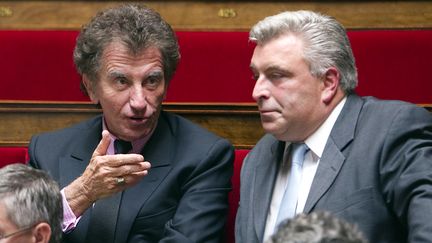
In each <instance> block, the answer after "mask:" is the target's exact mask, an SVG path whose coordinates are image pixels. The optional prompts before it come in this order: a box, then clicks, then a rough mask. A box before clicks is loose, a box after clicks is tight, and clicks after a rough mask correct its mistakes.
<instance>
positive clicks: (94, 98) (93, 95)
mask: <svg viewBox="0 0 432 243" xmlns="http://www.w3.org/2000/svg"><path fill="white" fill-rule="evenodd" d="M82 81H83V84H84V87H85V89H86V90H87V94H88V95H89V97H90V100H91V101H92V102H93V103H95V104H97V103H99V99H98V98H97V95H96V92H95V90H94V85H93V84H92V83H91V81H90V79H89V78H88V77H87V75H85V74H84V75H83V76H82Z"/></svg>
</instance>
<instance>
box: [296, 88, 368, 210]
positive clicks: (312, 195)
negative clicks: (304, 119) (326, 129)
mask: <svg viewBox="0 0 432 243" xmlns="http://www.w3.org/2000/svg"><path fill="white" fill-rule="evenodd" d="M362 105H363V101H362V100H361V99H360V98H359V97H358V96H357V95H354V94H353V95H350V96H348V99H347V102H346V103H345V105H344V107H343V109H342V111H341V113H340V114H339V117H338V119H337V120H336V123H335V125H334V126H333V129H332V132H331V133H330V137H329V138H328V140H327V143H326V146H325V149H324V152H323V155H322V157H321V159H320V163H319V165H318V168H317V172H316V174H315V177H314V180H313V182H312V186H311V189H310V192H309V196H308V199H307V201H306V205H305V208H304V210H303V211H304V212H306V213H309V212H311V211H312V209H313V208H314V207H315V205H316V203H317V202H318V200H319V199H320V198H321V197H322V196H323V195H324V194H325V192H326V191H327V190H328V189H329V187H330V186H331V185H332V184H333V181H334V180H335V179H336V176H337V175H338V173H339V171H340V169H341V168H342V165H343V163H344V162H345V158H346V151H347V150H346V148H347V146H348V145H349V143H350V142H351V141H352V140H353V139H354V133H355V128H356V124H357V120H358V117H359V114H360V111H361V108H362Z"/></svg>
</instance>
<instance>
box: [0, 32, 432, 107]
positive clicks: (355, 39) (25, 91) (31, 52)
mask: <svg viewBox="0 0 432 243" xmlns="http://www.w3.org/2000/svg"><path fill="white" fill-rule="evenodd" d="M77 33H78V32H77V31H7V30H3V31H0V57H1V58H0V68H1V71H2V80H1V84H2V88H1V89H0V99H3V100H6V99H13V100H53V101H87V100H88V99H87V98H86V97H84V96H83V95H82V94H81V92H80V91H79V80H80V78H79V76H78V75H77V74H76V71H75V69H74V65H73V60H72V51H73V47H74V43H75V38H76V36H77ZM177 35H178V39H179V44H180V52H181V55H182V60H181V61H180V64H179V67H178V70H177V73H176V74H175V76H174V79H173V80H172V83H171V86H170V88H169V91H168V95H167V100H166V101H170V102H253V100H252V98H251V93H252V89H253V86H254V82H253V81H252V79H251V72H250V70H249V62H250V58H251V55H252V52H253V44H251V43H249V42H248V33H247V32H177ZM348 35H349V37H350V40H351V42H352V48H353V51H354V55H355V57H356V61H357V66H358V72H359V87H358V92H359V93H360V94H361V95H374V96H377V97H379V98H385V99H401V100H406V101H410V102H413V103H428V104H430V103H432V95H430V90H432V80H431V78H430V75H429V71H428V70H429V69H430V67H431V66H432V61H431V58H430V57H431V56H432V41H431V40H432V29H427V30H364V31H349V32H348Z"/></svg>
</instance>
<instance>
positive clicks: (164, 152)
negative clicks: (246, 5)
mask: <svg viewBox="0 0 432 243" xmlns="http://www.w3.org/2000/svg"><path fill="white" fill-rule="evenodd" d="M179 58H180V55H179V51H178V43H177V39H176V37H175V33H174V32H173V30H172V29H171V27H170V26H169V25H168V23H166V22H165V21H164V20H163V19H162V18H161V17H160V15H159V14H158V13H156V12H155V11H153V10H151V9H148V8H146V7H142V6H138V5H124V6H120V7H117V8H113V9H108V10H105V11H103V12H101V13H99V14H98V15H97V16H96V17H95V18H93V19H92V20H91V21H90V23H89V24H87V25H85V26H84V27H83V29H82V30H81V32H80V35H79V37H78V39H77V44H76V47H75V51H74V61H75V64H76V66H77V69H78V72H79V73H80V74H81V75H82V87H83V88H84V90H85V91H86V93H87V94H88V95H89V96H90V98H91V100H92V101H93V102H94V103H96V104H98V105H100V106H101V108H102V112H103V114H102V115H101V116H98V117H95V118H93V119H90V120H88V121H84V122H82V123H80V124H77V125H75V126H72V127H69V128H66V129H63V130H60V131H55V132H51V133H46V134H42V135H38V136H34V137H33V138H32V139H31V142H30V145H29V153H30V164H31V165H32V166H34V167H36V168H41V169H43V170H47V171H49V172H50V174H51V175H52V176H53V177H54V178H55V179H56V180H57V181H58V182H59V184H60V186H61V188H63V189H62V195H63V204H64V208H65V210H64V215H65V219H64V222H63V231H64V232H65V234H64V241H65V242H74V243H76V242H92V243H93V242H118V243H120V242H219V241H220V240H221V238H222V237H223V229H224V224H225V219H226V214H227V209H228V192H229V191H230V189H231V185H230V178H231V175H232V162H233V147H232V145H231V144H230V143H229V142H228V141H227V140H225V139H222V138H220V137H217V136H216V135H214V134H212V133H210V132H208V131H206V130H204V129H203V128H200V127H198V126H197V125H194V124H192V123H191V122H189V121H187V120H185V119H183V118H181V117H179V116H176V115H173V114H169V113H167V112H164V111H162V108H161V104H162V100H163V99H164V97H165V95H166V91H167V87H168V84H169V80H170V79H171V77H172V75H173V73H174V71H175V69H176V66H177V63H178V60H179Z"/></svg>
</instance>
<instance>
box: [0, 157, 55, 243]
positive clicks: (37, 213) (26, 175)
mask: <svg viewBox="0 0 432 243" xmlns="http://www.w3.org/2000/svg"><path fill="white" fill-rule="evenodd" d="M62 219H63V209H62V201H61V195H60V190H59V187H58V185H57V183H56V182H55V181H54V180H53V179H51V177H50V176H49V175H48V174H47V173H46V172H44V171H41V170H37V169H34V168H32V167H30V166H27V165H24V164H11V165H7V166H5V167H3V168H1V169H0V241H1V242H15V243H16V242H22V243H33V242H34V243H36V242H38V243H48V242H49V243H60V242H61V237H62V230H61V222H62Z"/></svg>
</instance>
